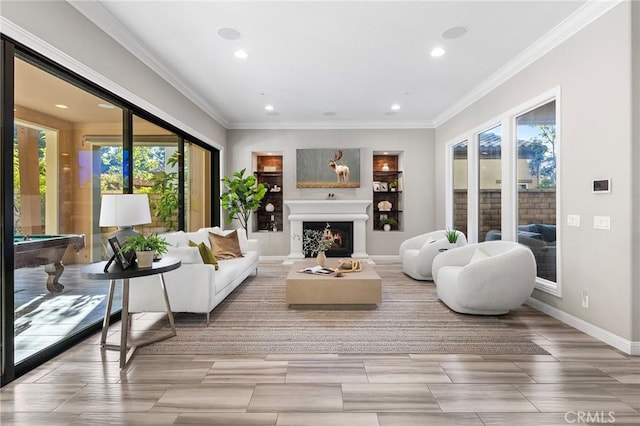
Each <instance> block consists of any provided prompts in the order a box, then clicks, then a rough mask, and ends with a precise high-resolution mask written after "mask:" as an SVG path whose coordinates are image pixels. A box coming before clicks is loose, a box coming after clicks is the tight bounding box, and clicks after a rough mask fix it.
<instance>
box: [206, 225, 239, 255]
mask: <svg viewBox="0 0 640 426" xmlns="http://www.w3.org/2000/svg"><path fill="white" fill-rule="evenodd" d="M209 241H210V242H211V248H212V250H213V254H214V256H215V257H216V258H217V259H235V258H236V257H242V252H241V251H240V242H239V241H238V231H237V230H234V231H233V232H230V233H228V234H227V235H218V234H214V233H213V232H209Z"/></svg>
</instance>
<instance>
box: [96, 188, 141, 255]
mask: <svg viewBox="0 0 640 426" xmlns="http://www.w3.org/2000/svg"><path fill="white" fill-rule="evenodd" d="M145 223H151V211H150V210H149V197H148V196H147V194H105V195H103V196H102V205H101V207H100V226H102V227H105V226H117V227H118V230H117V231H116V232H114V233H113V234H112V235H111V236H112V237H117V238H118V241H120V242H121V243H124V242H125V240H126V239H127V238H129V237H130V236H132V235H138V233H137V232H136V231H134V230H133V226H134V225H142V224H145Z"/></svg>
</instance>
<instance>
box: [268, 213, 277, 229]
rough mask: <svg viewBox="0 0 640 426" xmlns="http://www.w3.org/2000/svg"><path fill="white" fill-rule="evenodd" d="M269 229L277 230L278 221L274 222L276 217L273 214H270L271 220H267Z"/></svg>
mask: <svg viewBox="0 0 640 426" xmlns="http://www.w3.org/2000/svg"><path fill="white" fill-rule="evenodd" d="M269 230H271V231H273V232H277V231H278V222H276V218H275V216H274V215H271V221H270V222H269Z"/></svg>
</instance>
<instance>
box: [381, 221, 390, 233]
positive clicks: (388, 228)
mask: <svg viewBox="0 0 640 426" xmlns="http://www.w3.org/2000/svg"><path fill="white" fill-rule="evenodd" d="M382 229H384V230H385V231H387V232H389V231H391V225H389V224H388V223H385V224H384V225H383V227H382Z"/></svg>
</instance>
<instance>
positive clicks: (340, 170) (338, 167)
mask: <svg viewBox="0 0 640 426" xmlns="http://www.w3.org/2000/svg"><path fill="white" fill-rule="evenodd" d="M341 158H342V150H341V149H340V150H338V151H336V153H335V155H334V156H333V160H331V161H329V167H331V168H332V169H333V171H334V172H336V177H337V178H338V183H346V182H349V167H348V166H347V165H346V164H345V163H344V161H343V162H342V164H338V163H336V161H338V160H339V159H341Z"/></svg>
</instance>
